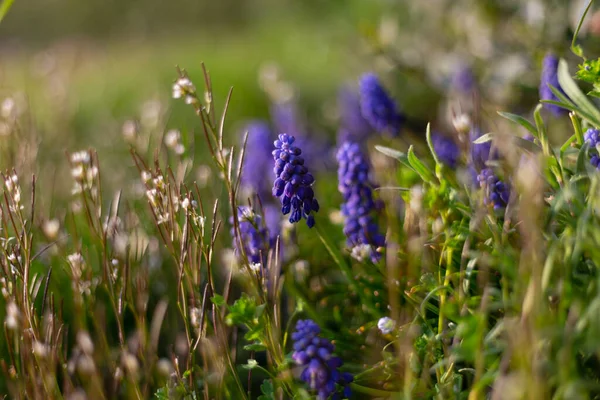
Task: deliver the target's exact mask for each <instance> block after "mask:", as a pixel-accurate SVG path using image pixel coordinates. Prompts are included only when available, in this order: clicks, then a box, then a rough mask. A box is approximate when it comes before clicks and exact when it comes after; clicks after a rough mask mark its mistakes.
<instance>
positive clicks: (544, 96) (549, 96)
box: [540, 53, 568, 117]
mask: <svg viewBox="0 0 600 400" xmlns="http://www.w3.org/2000/svg"><path fill="white" fill-rule="evenodd" d="M550 86H553V87H554V88H555V89H557V90H558V91H560V92H561V93H562V94H565V92H564V91H563V90H562V88H561V87H560V83H559V82H558V58H557V57H556V56H555V55H554V54H552V53H548V54H546V56H545V57H544V60H543V62H542V75H541V79H540V100H553V101H559V99H558V97H556V95H555V94H554V93H552V90H551V89H550ZM565 96H566V94H565ZM544 107H545V108H546V109H547V110H548V111H550V112H551V113H552V114H553V115H554V116H557V117H559V116H561V115H565V114H567V112H568V111H567V110H565V109H564V108H561V107H559V106H557V105H554V104H544Z"/></svg>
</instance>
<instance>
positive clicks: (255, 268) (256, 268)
mask: <svg viewBox="0 0 600 400" xmlns="http://www.w3.org/2000/svg"><path fill="white" fill-rule="evenodd" d="M260 268H261V265H260V263H252V264H250V269H251V270H252V271H254V272H260Z"/></svg>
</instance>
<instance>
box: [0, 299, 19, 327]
mask: <svg viewBox="0 0 600 400" xmlns="http://www.w3.org/2000/svg"><path fill="white" fill-rule="evenodd" d="M20 321H21V311H20V310H19V307H18V306H17V305H16V304H15V302H14V301H11V302H9V303H8V304H6V317H5V318H4V323H5V324H6V327H7V328H8V329H11V330H15V329H17V328H18V327H19V322H20Z"/></svg>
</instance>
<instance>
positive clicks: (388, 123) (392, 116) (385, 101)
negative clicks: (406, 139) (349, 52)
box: [359, 73, 404, 136]
mask: <svg viewBox="0 0 600 400" xmlns="http://www.w3.org/2000/svg"><path fill="white" fill-rule="evenodd" d="M359 86H360V109H361V111H362V115H363V117H364V118H365V119H366V120H367V121H368V122H369V123H370V124H371V126H372V127H373V129H375V130H376V131H377V132H381V133H389V134H391V135H393V136H396V135H398V133H399V132H400V128H401V127H402V122H403V120H404V117H403V116H402V114H400V112H399V111H398V107H397V106H396V102H395V101H394V100H393V99H392V98H391V97H390V96H389V95H388V93H387V92H386V91H385V89H384V88H383V86H382V85H381V83H380V82H379V79H378V78H377V76H376V75H375V74H373V73H367V74H364V75H363V76H362V77H361V78H360V82H359Z"/></svg>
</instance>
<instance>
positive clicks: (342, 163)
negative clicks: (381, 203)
mask: <svg viewBox="0 0 600 400" xmlns="http://www.w3.org/2000/svg"><path fill="white" fill-rule="evenodd" d="M337 160H338V163H339V168H338V189H339V191H340V193H342V196H343V197H344V203H343V204H342V215H343V216H344V217H345V221H344V234H345V235H346V237H347V238H348V240H347V242H348V245H349V246H352V247H357V246H364V245H367V246H370V247H371V250H372V251H371V252H370V253H371V254H370V255H371V259H372V260H373V261H374V262H376V261H377V260H378V259H379V258H380V256H381V254H379V253H378V252H377V251H376V250H377V248H379V247H383V246H385V237H384V236H383V235H382V234H381V233H379V227H378V226H377V222H376V221H375V219H374V218H373V216H372V215H371V214H372V212H373V211H374V210H375V209H376V208H377V204H376V203H375V201H374V200H373V184H372V183H371V182H370V181H369V162H368V160H367V158H366V157H365V155H364V154H363V152H362V151H361V149H360V146H359V145H358V144H357V143H351V142H345V143H343V144H342V145H341V146H340V148H339V149H338V152H337Z"/></svg>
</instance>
